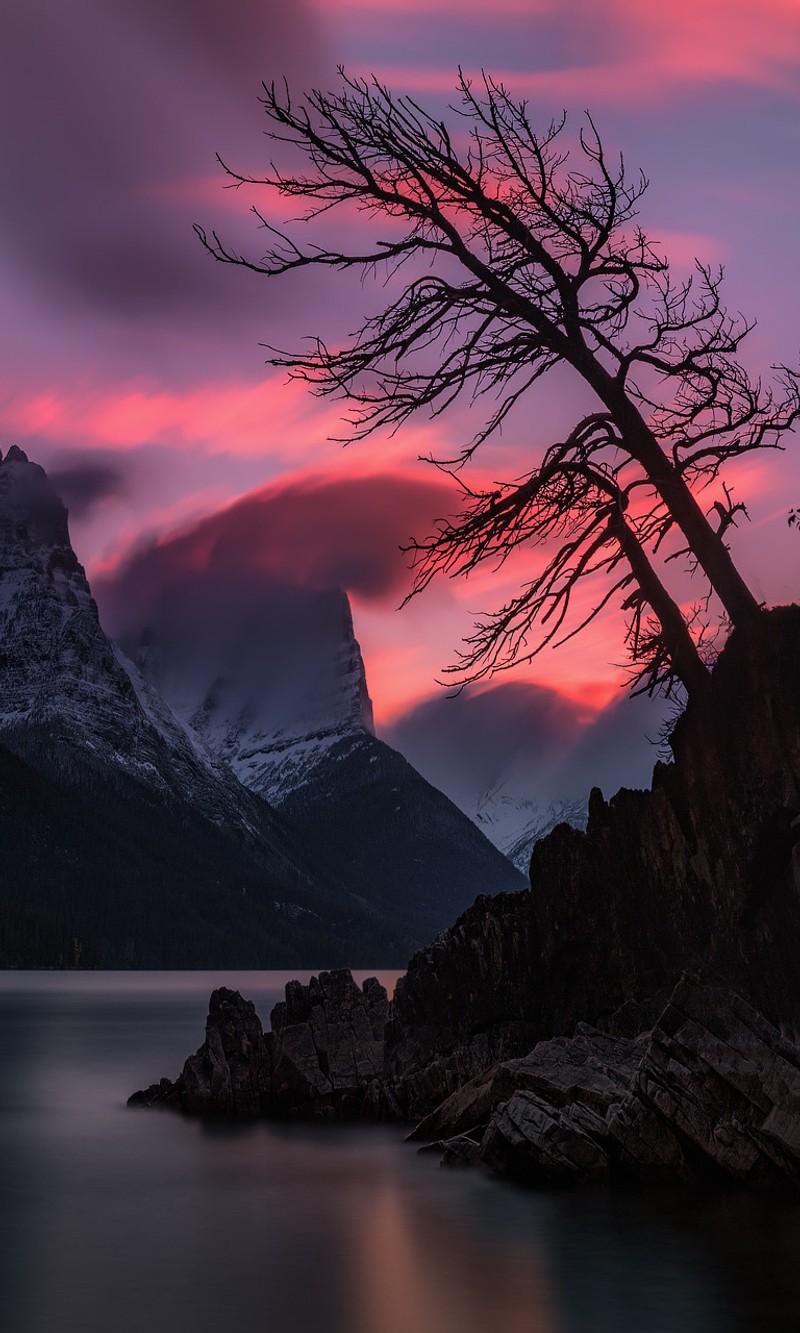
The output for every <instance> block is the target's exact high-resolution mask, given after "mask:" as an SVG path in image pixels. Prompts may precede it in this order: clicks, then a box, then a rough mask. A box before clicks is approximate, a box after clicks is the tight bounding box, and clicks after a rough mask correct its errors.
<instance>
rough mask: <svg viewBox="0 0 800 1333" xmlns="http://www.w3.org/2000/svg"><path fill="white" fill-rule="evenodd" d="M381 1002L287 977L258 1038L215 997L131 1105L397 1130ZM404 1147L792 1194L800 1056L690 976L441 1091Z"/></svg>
mask: <svg viewBox="0 0 800 1333" xmlns="http://www.w3.org/2000/svg"><path fill="white" fill-rule="evenodd" d="M384 1031H386V1033H387V1035H388V1037H389V1040H390V1041H391V1040H392V1032H393V1028H392V1019H391V1012H390V1005H389V1001H388V999H387V996H386V992H385V990H384V989H383V987H382V986H381V985H380V983H379V982H377V981H376V980H375V979H374V978H373V979H371V980H369V981H366V982H365V983H364V986H363V989H360V988H359V987H358V986H357V985H356V983H355V981H354V980H353V978H352V976H351V975H350V973H349V972H346V971H337V972H327V973H326V972H323V973H321V974H320V976H319V977H314V978H312V979H311V981H310V982H309V984H308V986H304V985H302V984H301V983H299V982H290V983H289V985H288V986H287V988H286V1001H285V1003H283V1004H278V1005H276V1006H275V1008H274V1009H273V1011H272V1030H271V1031H270V1032H268V1033H264V1032H263V1031H262V1029H261V1023H260V1021H259V1019H258V1016H257V1015H256V1013H255V1009H254V1007H253V1004H252V1002H250V1001H248V1000H245V999H243V998H242V996H241V995H239V993H238V992H237V991H231V990H227V989H224V988H221V989H220V990H216V991H214V993H213V995H212V997H211V1005H210V1010H209V1015H208V1023H207V1027H206V1041H205V1043H204V1044H203V1046H201V1047H200V1049H199V1050H198V1051H197V1053H196V1054H195V1055H193V1056H191V1057H190V1058H189V1059H188V1060H187V1061H186V1064H185V1065H184V1068H183V1071H182V1073H181V1075H180V1076H179V1078H178V1079H177V1080H176V1081H175V1082H174V1083H170V1081H169V1080H167V1079H162V1080H161V1082H160V1083H158V1084H154V1085H152V1086H151V1087H150V1088H148V1089H146V1090H144V1091H143V1092H138V1093H135V1094H134V1095H133V1096H132V1097H131V1098H130V1100H129V1105H131V1106H165V1107H172V1108H175V1109H178V1110H181V1111H183V1112H185V1113H187V1114H192V1115H234V1116H236V1115H238V1116H259V1115H260V1116H264V1117H267V1118H276V1119H277V1118H285V1117H293V1118H310V1117H324V1118H331V1119H351V1120H352V1119H358V1120H370V1121H378V1120H401V1119H402V1118H403V1116H402V1105H403V1101H404V1090H403V1087H402V1082H400V1083H399V1084H398V1082H397V1081H396V1072H397V1066H396V1062H393V1061H392V1059H391V1058H390V1057H391V1054H392V1053H391V1051H390V1050H387V1047H386V1045H385V1042H384ZM409 1138H410V1139H411V1140H413V1141H416V1142H419V1143H424V1144H426V1145H427V1146H428V1148H429V1149H430V1148H431V1147H432V1146H433V1148H434V1149H435V1151H437V1152H439V1153H440V1154H441V1155H442V1160H443V1163H444V1164H446V1165H464V1164H469V1165H472V1164H476V1163H479V1162H480V1163H482V1164H484V1165H485V1166H488V1167H490V1168H491V1169H492V1170H493V1171H495V1172H498V1173H499V1174H501V1175H506V1176H510V1177H512V1178H514V1179H517V1180H523V1181H527V1182H529V1183H537V1184H554V1183H557V1184H564V1183H576V1184H577V1183H583V1182H586V1181H596V1180H606V1179H609V1178H628V1179H631V1178H633V1179H639V1180H646V1181H652V1180H658V1181H666V1180H678V1181H682V1182H686V1183H693V1184H701V1185H705V1186H707V1185H723V1184H726V1183H730V1184H732V1183H740V1184H746V1185H751V1186H754V1187H757V1188H770V1187H774V1186H777V1185H790V1186H793V1187H796V1186H797V1185H798V1184H800V1048H798V1046H796V1045H795V1044H794V1043H793V1042H791V1041H790V1040H789V1039H788V1038H786V1037H784V1036H782V1034H781V1033H780V1032H779V1031H778V1030H777V1029H776V1028H774V1027H773V1026H772V1024H770V1023H769V1022H767V1020H766V1019H765V1018H764V1017H763V1016H762V1015H760V1014H759V1013H757V1012H756V1010H755V1009H753V1008H752V1006H751V1005H749V1004H748V1003H747V1002H746V1001H745V1000H743V999H742V998H741V996H739V995H737V994H736V992H735V991H733V990H732V989H731V988H730V987H729V986H728V985H726V984H725V983H724V982H722V981H720V980H718V979H715V978H712V977H709V976H708V975H705V974H703V973H702V972H697V971H689V972H686V973H684V975H683V976H682V977H681V979H680V980H679V982H678V984H677V985H676V986H675V988H674V990H673V991H672V994H671V995H670V997H669V999H668V1001H667V1003H666V1005H665V1006H664V1007H663V1009H662V1012H661V1014H660V1016H659V1018H658V1020H657V1022H656V1023H655V1025H654V1027H653V1028H652V1029H651V1030H650V1031H649V1032H646V1033H641V1034H639V1035H638V1036H636V1037H626V1036H620V1035H614V1034H612V1033H610V1032H601V1031H600V1030H599V1029H597V1028H593V1027H591V1026H589V1025H588V1024H583V1023H581V1024H578V1026H577V1027H576V1029H575V1032H574V1034H573V1035H572V1036H571V1037H564V1036H561V1037H557V1038H553V1039H550V1040H546V1041H540V1042H538V1043H537V1044H536V1045H535V1046H534V1047H533V1049H532V1050H531V1051H529V1052H528V1054H526V1055H525V1056H522V1057H518V1058H514V1059H510V1060H502V1061H500V1062H497V1063H494V1064H492V1065H491V1066H489V1067H488V1068H486V1069H484V1070H483V1071H481V1072H480V1073H478V1074H477V1075H473V1077H472V1078H471V1079H469V1080H467V1081H465V1082H464V1084H463V1085H461V1086H460V1087H458V1088H457V1089H455V1090H454V1091H453V1092H452V1093H451V1094H450V1095H449V1096H448V1097H447V1098H446V1099H445V1100H444V1101H443V1102H442V1104H441V1105H440V1106H438V1107H437V1108H436V1109H435V1110H433V1111H432V1112H431V1113H429V1114H428V1115H427V1116H426V1117H424V1119H423V1120H422V1121H420V1123H419V1124H418V1125H417V1126H416V1127H415V1128H414V1129H413V1130H412V1133H411V1134H410V1135H409Z"/></svg>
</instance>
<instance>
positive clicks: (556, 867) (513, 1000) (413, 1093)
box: [388, 607, 800, 1116]
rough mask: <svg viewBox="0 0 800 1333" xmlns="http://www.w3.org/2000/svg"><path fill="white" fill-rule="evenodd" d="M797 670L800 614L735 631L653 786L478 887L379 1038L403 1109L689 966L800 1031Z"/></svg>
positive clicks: (660, 989) (415, 962)
mask: <svg viewBox="0 0 800 1333" xmlns="http://www.w3.org/2000/svg"><path fill="white" fill-rule="evenodd" d="M798 680H800V609H798V608H797V607H786V608H780V609H778V610H775V611H771V612H766V613H765V614H764V617H763V622H762V625H761V628H760V631H759V632H758V633H757V634H753V635H751V636H750V637H747V636H744V635H741V634H739V633H735V634H733V635H732V636H731V638H730V640H729V642H728V644H727V646H726V648H725V650H724V652H723V653H722V654H721V655H720V658H719V661H718V662H717V665H716V667H715V670H714V673H713V676H712V677H711V680H710V685H709V689H708V693H707V696H706V697H705V698H704V699H701V700H698V701H693V702H692V703H690V705H689V707H688V708H687V710H686V712H685V714H684V715H683V716H682V717H681V718H680V719H679V721H678V723H677V725H676V727H675V729H674V732H673V735H672V738H671V745H672V749H673V752H674V755H675V758H674V761H673V762H672V763H670V764H665V763H659V764H657V765H656V768H655V771H654V775H653V785H652V790H650V791H627V790H622V791H620V792H618V793H617V794H616V796H613V797H612V798H611V800H610V801H605V800H604V799H603V797H602V794H601V793H600V792H599V791H597V790H595V791H594V792H593V794H592V797H591V800H590V804H589V820H588V824H587V828H586V830H585V832H584V831H581V830H579V829H575V828H571V827H568V826H567V825H562V826H560V827H559V828H556V829H555V830H554V831H553V832H552V833H551V834H549V836H548V837H546V838H544V839H543V840H542V841H541V842H539V843H537V844H536V846H535V848H534V851H533V858H532V862H531V890H530V892H529V893H522V894H503V895H499V896H497V897H494V898H481V899H479V900H478V901H477V902H476V903H475V905H474V906H473V907H472V908H470V909H469V910H468V911H467V912H466V913H465V914H464V915H463V916H462V917H461V918H460V919H459V920H458V921H457V922H456V924H455V925H454V926H452V927H451V928H450V929H449V930H447V931H444V932H443V933H442V934H441V935H440V936H439V937H438V938H437V939H436V940H435V942H434V943H433V944H432V945H431V946H429V947H428V948H427V949H422V950H420V951H419V952H418V953H417V954H415V955H414V957H413V958H412V960H411V962H410V964H409V968H408V973H407V975H406V977H405V979H404V980H403V981H402V982H401V983H400V984H399V986H398V992H397V996H396V1000H395V1006H394V1015H393V1027H392V1033H391V1037H390V1042H389V1051H388V1058H389V1062H390V1066H391V1068H392V1070H393V1072H394V1075H395V1077H396V1078H397V1079H399V1080H402V1088H401V1098H402V1099H403V1106H404V1111H405V1112H406V1114H408V1115H409V1116H414V1115H422V1114H425V1113H426V1112H428V1111H430V1110H432V1109H433V1107H434V1106H436V1105H437V1104H438V1102H440V1101H441V1100H442V1098H443V1097H444V1096H446V1095H448V1094H449V1093H450V1092H452V1091H453V1090H454V1089H455V1088H456V1087H459V1086H460V1085H461V1084H462V1083H464V1082H466V1081H467V1080H468V1079H469V1078H471V1077H473V1076H474V1075H475V1074H476V1073H478V1072H479V1070H480V1068H481V1067H483V1068H487V1067H488V1066H489V1065H491V1064H492V1063H494V1062H496V1061H497V1060H498V1059H502V1058H504V1057H506V1058H508V1057H512V1056H521V1055H524V1054H525V1053H526V1052H527V1051H528V1050H529V1049H530V1047H531V1045H532V1043H533V1041H535V1040H536V1039H543V1038H547V1037H552V1036H557V1035H559V1034H565V1033H569V1032H571V1031H572V1030H573V1028H574V1026H575V1023H576V1022H590V1023H593V1024H596V1025H597V1026H599V1027H601V1028H607V1027H608V1025H609V1024H610V1023H611V1022H612V1016H614V1015H620V1011H621V1010H623V1013H622V1014H621V1016H619V1017H617V1018H615V1019H614V1021H615V1022H620V1021H623V1020H624V1017H625V1014H624V1007H626V1006H627V1013H628V1027H627V1029H626V1030H627V1032H628V1035H633V1034H634V1033H635V1031H637V1030H641V1029H642V1027H643V1026H645V1023H643V1022H638V1024H637V1019H641V1017H642V1011H641V1009H640V1006H641V1005H642V1004H643V1003H646V1002H647V1001H648V1000H650V999H651V998H652V997H654V996H662V997H663V995H664V991H665V988H669V987H670V986H671V985H672V984H674V979H675V977H676V976H677V975H678V974H679V973H680V971H681V970H682V969H683V968H684V967H686V966H687V965H689V964H691V963H693V962H703V963H707V964H708V965H710V966H712V967H713V968H714V969H715V970H717V971H718V972H720V973H721V974H722V975H723V976H725V977H727V978H728V979H729V980H730V981H731V982H732V984H734V985H735V987H736V989H737V990H738V991H739V992H740V993H741V994H743V995H744V996H745V997H746V998H748V999H749V1000H750V1001H752V1002H753V1004H754V1005H755V1006H756V1007H757V1008H758V1009H759V1010H760V1011H762V1012H763V1013H764V1014H765V1015H766V1016H767V1018H768V1019H769V1020H770V1021H771V1022H773V1023H775V1024H776V1025H777V1026H779V1027H780V1028H782V1029H783V1030H785V1031H787V1032H789V1033H791V1034H793V1035H796V1034H797V1033H798V1032H800V985H799V984H798V979H797V961H796V960H797V958H798V956H800V852H798V840H800V689H798ZM654 1018H655V1014H653V1013H652V1006H651V1011H650V1012H649V1013H648V1014H647V1019H646V1021H647V1023H652V1021H653V1019H654ZM620 1030H621V1029H620Z"/></svg>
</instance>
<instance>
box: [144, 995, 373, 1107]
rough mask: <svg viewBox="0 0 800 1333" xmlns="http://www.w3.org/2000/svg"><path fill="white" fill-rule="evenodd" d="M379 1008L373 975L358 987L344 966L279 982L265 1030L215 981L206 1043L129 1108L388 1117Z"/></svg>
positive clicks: (247, 1006) (246, 1003) (247, 1004)
mask: <svg viewBox="0 0 800 1333" xmlns="http://www.w3.org/2000/svg"><path fill="white" fill-rule="evenodd" d="M388 1011H389V1001H388V997H387V995H386V991H385V989H384V987H383V986H382V985H381V984H380V982H379V981H377V979H376V978H374V977H371V978H368V979H367V980H366V981H365V982H364V985H363V988H360V987H359V986H358V985H357V984H356V982H355V981H354V980H353V977H352V974H351V973H350V972H349V971H347V970H345V969H340V970H338V971H334V972H321V973H320V974H319V976H318V977H312V978H311V980H310V982H309V983H308V985H307V986H306V985H303V984H302V983H301V982H299V981H290V982H289V983H288V985H287V987H286V999H285V1001H283V1002H282V1003H280V1004H277V1005H276V1006H275V1008H274V1009H273V1011H272V1030H271V1031H270V1032H268V1033H266V1034H264V1033H263V1030H262V1027H261V1021H260V1019H259V1018H258V1015H257V1014H256V1012H255V1008H254V1006H253V1004H252V1001H250V1000H245V999H243V998H242V996H241V995H240V994H239V992H238V991H232V990H227V989H226V988H224V987H222V988H220V989H219V990H215V991H214V992H213V994H212V996H211V1002H210V1006H209V1013H208V1019H207V1022H206V1040H205V1042H204V1043H203V1045H202V1046H201V1047H200V1049H199V1050H198V1051H197V1052H196V1053H195V1054H194V1055H192V1056H190V1057H189V1059H188V1060H187V1061H186V1063H185V1064H184V1066H183V1071H182V1072H181V1074H180V1076H179V1077H178V1079H176V1081H175V1082H174V1083H170V1082H169V1080H168V1079H162V1080H161V1082H160V1083H158V1084H154V1085H152V1086H151V1087H150V1088H147V1089H145V1090H144V1091H142V1092H137V1093H134V1094H133V1096H132V1097H131V1098H130V1099H129V1103H128V1104H129V1105H131V1106H168V1107H173V1108H176V1109H180V1110H182V1111H185V1112H187V1113H188V1114H190V1115H233V1116H256V1115H267V1116H272V1117H275V1118H282V1117H292V1118H307V1117H312V1116H325V1117H330V1118H335V1119H361V1120H364V1119H366V1120H385V1119H393V1118H395V1116H396V1114H397V1110H396V1105H395V1104H394V1103H393V1101H392V1098H391V1094H390V1093H389V1092H388V1090H386V1089H385V1088H384V1083H383V1052H384V1027H385V1024H386V1019H387V1016H388Z"/></svg>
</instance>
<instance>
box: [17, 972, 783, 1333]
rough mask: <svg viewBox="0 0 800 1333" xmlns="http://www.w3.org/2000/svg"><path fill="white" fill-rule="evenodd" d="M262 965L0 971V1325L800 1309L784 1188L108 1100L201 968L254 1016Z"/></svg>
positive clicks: (710, 1321)
mask: <svg viewBox="0 0 800 1333" xmlns="http://www.w3.org/2000/svg"><path fill="white" fill-rule="evenodd" d="M393 976H394V974H392V978H391V979H392V980H393ZM284 980H285V978H283V977H279V976H278V975H277V974H275V973H272V974H260V975H255V974H251V975H245V974H222V973H220V974H214V975H213V976H212V975H210V974H209V975H206V974H197V973H191V974H190V973H183V974H176V973H171V974H166V973H160V974H124V973H117V974H88V975H80V974H66V975H65V974H57V973H49V974H48V973H44V974H43V973H36V974H24V973H0V1071H1V1073H0V1329H2V1330H3V1333H73V1331H74V1333H134V1331H135V1333H142V1330H147V1333H490V1331H491V1333H494V1331H495V1330H496V1331H497V1333H712V1331H713V1333H723V1331H724V1333H738V1331H739V1330H743V1331H744V1330H747V1331H748V1333H751V1331H752V1333H778V1331H780V1333H784V1331H785V1333H789V1331H790V1330H791V1333H796V1330H797V1329H798V1328H800V1205H795V1204H793V1203H791V1204H789V1203H786V1202H782V1203H776V1202H775V1201H772V1202H769V1203H764V1202H761V1203H756V1202H753V1201H751V1200H747V1199H746V1198H742V1197H738V1196H734V1197H727V1198H725V1199H723V1200H705V1201H698V1200H697V1199H686V1198H685V1197H678V1198H675V1197H672V1198H669V1197H666V1198H665V1197H660V1198H658V1199H656V1200H653V1199H652V1198H649V1199H645V1198H643V1197H641V1196H639V1195H637V1194H631V1193H622V1194H620V1193H612V1192H610V1191H607V1190H605V1189H600V1190H592V1191H589V1192H588V1193H586V1192H582V1193H567V1194H561V1193H556V1194H551V1193H535V1192H527V1191H523V1190H519V1189H516V1188H514V1187H512V1186H509V1185H506V1184H503V1183H502V1182H499V1181H497V1180H495V1179H493V1178H490V1177H487V1176H484V1175H482V1174H480V1173H474V1172H454V1171H442V1170H439V1169H438V1168H437V1166H436V1163H435V1161H434V1160H433V1159H431V1158H429V1157H421V1156H418V1155H417V1154H416V1153H415V1152H414V1150H413V1149H412V1148H410V1147H409V1146H408V1145H404V1144H403V1142H402V1136H401V1134H400V1133H399V1132H397V1131H396V1130H393V1129H392V1130H386V1129H375V1130H371V1131H367V1130H365V1129H362V1130H342V1129H340V1128H337V1127H336V1126H325V1127H319V1128H308V1127H305V1128H304V1127H296V1126H292V1127H289V1128H285V1127H284V1128H276V1127H273V1126H268V1125H264V1124H256V1125H246V1126H219V1125H216V1126H208V1125H203V1124H200V1123H197V1122H193V1121H184V1120H182V1119H181V1118H180V1117H178V1116H175V1115H170V1114H168V1113H163V1112H162V1113H158V1112H146V1111H128V1110H127V1109H126V1107H125V1100H126V1098H127V1096H128V1094H129V1093H130V1092H131V1091H133V1090H134V1089H135V1088H138V1087H141V1086H143V1085H144V1084H147V1083H150V1082H152V1081H153V1079H155V1078H156V1077H159V1076H161V1075H162V1074H169V1075H171V1076H173V1075H174V1074H176V1073H177V1072H178V1070H179V1068H180V1066H181V1064H182V1061H183V1059H184V1057H185V1056H186V1055H187V1054H188V1053H189V1051H190V1050H194V1049H195V1048H196V1046H197V1045H198V1044H199V1043H200V1041H201V1039H202V1033H203V1026H204V1019H205V1012H206V1005H207V999H208V994H209V991H210V990H211V988H212V986H214V985H217V984H221V983H225V984H229V985H236V986H238V988H239V989H241V990H242V991H243V992H244V993H245V994H248V995H250V996H252V998H253V999H255V1000H256V1003H257V1006H258V1008H259V1012H260V1013H261V1015H262V1018H263V1019H266V1017H267V1015H268V1012H269V1008H270V1006H271V1004H272V1003H274V1001H275V999H277V998H280V995H281V993H282V985H283V981H284Z"/></svg>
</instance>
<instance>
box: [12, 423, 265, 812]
mask: <svg viewBox="0 0 800 1333" xmlns="http://www.w3.org/2000/svg"><path fill="white" fill-rule="evenodd" d="M0 571H2V576H1V577H0V642H2V652H1V653H0V741H2V742H3V743H4V744H5V745H7V746H8V748H9V749H11V750H13V751H14V752H15V753H17V754H20V755H22V756H23V757H26V758H29V759H32V760H36V758H37V756H40V755H41V753H42V749H43V747H46V748H47V749H48V751H49V752H50V764H49V766H50V768H51V770H53V771H55V770H57V769H58V768H69V767H72V766H74V765H75V763H76V762H82V763H85V764H87V765H94V766H96V767H98V768H109V767H110V768H112V769H113V770H115V771H118V772H122V773H125V774H126V775H127V776H128V777H130V778H132V779H133V780H135V781H136V782H137V783H139V784H141V785H142V786H143V787H145V788H150V789H153V790H154V791H155V792H157V793H158V794H159V796H160V797H167V798H169V797H170V796H175V797H178V796H179V797H180V800H181V801H185V800H187V799H188V800H189V801H190V802H191V804H192V805H193V806H194V807H195V808H197V809H198V810H200V811H202V812H203V813H205V814H207V815H208V816H210V817H213V818H214V819H215V820H216V821H218V822H219V821H220V820H224V819H229V820H233V821H242V822H244V823H247V817H246V815H245V812H244V807H243V803H242V801H241V799H240V794H239V792H238V791H237V788H236V787H235V785H234V784H232V783H231V781H230V774H229V773H228V771H227V770H226V768H225V766H224V765H222V764H221V763H220V762H219V761H218V760H216V759H215V758H214V756H213V755H212V753H211V752H210V751H209V750H208V749H207V747H206V746H205V745H204V744H203V742H202V740H201V739H200V738H199V737H198V736H197V735H196V734H195V733H194V732H193V731H192V730H191V729H190V728H189V727H186V726H185V725H183V724H182V723H181V722H180V721H179V720H178V719H177V718H176V717H175V716H174V715H173V714H172V712H171V711H170V709H169V708H168V707H167V706H166V704H165V703H164V701H163V699H162V698H160V697H159V695H158V694H157V693H156V692H155V691H154V690H153V689H152V687H151V686H150V685H148V683H147V682H146V681H145V680H144V678H143V677H142V676H141V675H140V673H139V672H138V671H137V670H136V668H135V667H134V666H133V664H132V663H131V662H130V661H128V660H127V658H126V657H125V656H124V655H123V653H122V652H121V651H120V650H119V648H117V647H116V646H115V645H114V644H113V643H112V642H111V640H110V639H109V638H108V636H107V635H106V634H105V633H104V631H103V629H102V627H101V625H100V621H99V618H98V613H97V606H96V604H95V601H94V599H93V597H92V594H91V591H90V588H89V584H88V582H87V579H86V574H85V573H84V570H83V566H82V565H81V564H80V563H79V561H78V559H77V557H76V555H75V552H74V551H73V549H72V546H71V544H70V539H69V531H68V525H67V511H66V509H65V507H64V505H63V504H62V502H61V500H60V499H59V498H58V496H57V494H56V492H55V491H54V489H53V487H52V486H51V484H50V482H49V481H48V478H47V476H46V474H45V472H44V470H43V469H42V468H41V467H39V466H38V465H37V464H36V463H31V462H29V461H28V459H27V457H26V455H25V454H24V453H23V452H22V450H21V449H18V448H17V447H16V446H12V447H11V448H10V449H9V451H8V453H7V455H6V457H5V459H4V460H2V461H0ZM55 735H57V736H58V738H59V745H58V748H56V747H54V745H53V738H54V736H55Z"/></svg>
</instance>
